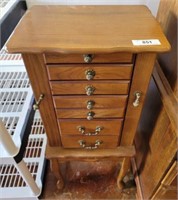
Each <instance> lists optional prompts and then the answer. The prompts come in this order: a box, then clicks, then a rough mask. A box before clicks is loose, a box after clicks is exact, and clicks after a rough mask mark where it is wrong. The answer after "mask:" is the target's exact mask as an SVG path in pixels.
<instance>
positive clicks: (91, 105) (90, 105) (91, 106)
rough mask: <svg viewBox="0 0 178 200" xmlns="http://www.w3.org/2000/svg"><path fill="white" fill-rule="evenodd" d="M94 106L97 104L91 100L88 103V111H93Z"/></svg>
mask: <svg viewBox="0 0 178 200" xmlns="http://www.w3.org/2000/svg"><path fill="white" fill-rule="evenodd" d="M94 105H95V102H94V101H92V100H89V101H88V102H87V109H88V110H91V109H93V107H94Z"/></svg>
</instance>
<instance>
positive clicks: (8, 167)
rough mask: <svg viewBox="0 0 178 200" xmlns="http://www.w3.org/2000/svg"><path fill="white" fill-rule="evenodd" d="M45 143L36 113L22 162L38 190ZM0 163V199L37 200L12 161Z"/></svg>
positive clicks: (42, 129) (41, 174)
mask: <svg viewBox="0 0 178 200" xmlns="http://www.w3.org/2000/svg"><path fill="white" fill-rule="evenodd" d="M46 143H47V139H46V134H45V131H44V128H43V124H42V121H41V118H40V115H39V112H36V113H35V117H34V120H33V125H32V128H31V133H30V135H29V140H28V144H27V148H26V151H25V153H24V161H25V163H26V165H27V167H28V169H29V171H30V172H31V174H32V175H33V177H34V180H35V181H36V183H37V185H38V187H39V188H42V178H43V173H44V166H45V149H46ZM0 163H1V164H0V199H21V200H22V199H23V200H25V199H28V198H29V199H34V200H35V199H38V198H36V197H33V194H32V192H31V190H30V188H29V186H28V185H26V183H25V181H24V180H23V178H22V176H21V175H20V173H19V172H18V170H17V169H16V167H15V163H14V161H13V159H1V162H0Z"/></svg>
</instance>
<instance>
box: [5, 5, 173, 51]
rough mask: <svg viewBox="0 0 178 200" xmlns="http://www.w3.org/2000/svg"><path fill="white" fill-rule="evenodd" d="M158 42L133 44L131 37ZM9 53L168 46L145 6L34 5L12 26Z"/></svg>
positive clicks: (8, 45)
mask: <svg viewBox="0 0 178 200" xmlns="http://www.w3.org/2000/svg"><path fill="white" fill-rule="evenodd" d="M143 39H146V40H150V39H158V40H159V41H160V43H161V45H149V46H148V45H140V46H135V45H133V43H132V40H143ZM7 48H8V50H9V52H38V53H39V52H40V53H44V52H48V53H49V52H59V53H63V54H64V53H82V54H83V53H96V52H99V53H102V52H103V53H104V52H105V53H114V52H137V53H138V52H163V51H168V50H169V49H170V45H169V43H168V41H167V39H166V37H165V36H164V34H163V33H162V30H161V27H160V25H159V23H158V22H157V21H156V20H155V18H154V17H153V16H152V14H151V12H150V10H149V9H148V8H147V7H146V6H133V5H132V6H116V5H115V6H49V5H48V6H34V7H32V8H31V9H29V10H28V11H27V12H26V14H25V16H24V17H23V20H21V22H20V24H19V25H18V26H17V27H16V29H15V31H14V34H13V35H12V37H11V38H10V40H9V42H8V44H7Z"/></svg>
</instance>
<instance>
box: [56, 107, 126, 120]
mask: <svg viewBox="0 0 178 200" xmlns="http://www.w3.org/2000/svg"><path fill="white" fill-rule="evenodd" d="M124 111H125V108H124V107H123V108H113V109H112V108H109V109H94V110H92V111H90V110H87V109H57V110H56V114H57V117H58V118H78V119H79V118H84V119H89V120H92V119H97V118H119V117H123V116H124Z"/></svg>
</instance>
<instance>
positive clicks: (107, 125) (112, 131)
mask: <svg viewBox="0 0 178 200" xmlns="http://www.w3.org/2000/svg"><path fill="white" fill-rule="evenodd" d="M59 123H60V130H61V133H62V134H70V135H81V133H80V132H79V131H78V127H79V126H82V127H85V129H86V133H93V132H94V131H95V129H96V127H97V126H100V127H103V130H101V131H100V133H99V135H100V134H101V135H118V134H119V133H120V130H121V127H122V123H123V119H107V120H99V119H94V120H92V123H91V122H90V121H88V120H86V119H79V120H78V119H73V120H62V119H59Z"/></svg>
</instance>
